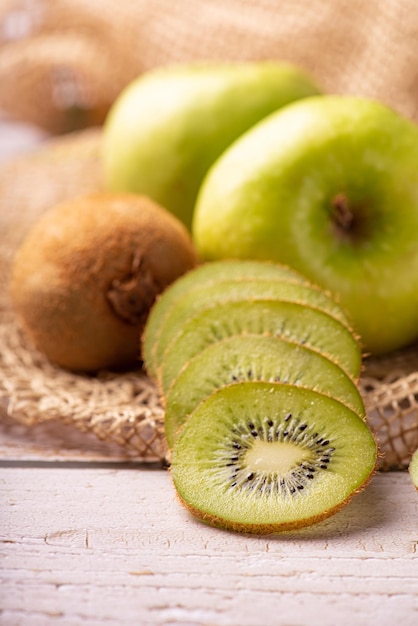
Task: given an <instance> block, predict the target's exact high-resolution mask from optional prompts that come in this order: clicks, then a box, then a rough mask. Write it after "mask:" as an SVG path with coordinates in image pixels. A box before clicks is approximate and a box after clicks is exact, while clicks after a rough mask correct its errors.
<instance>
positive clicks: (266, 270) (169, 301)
mask: <svg viewBox="0 0 418 626" xmlns="http://www.w3.org/2000/svg"><path fill="white" fill-rule="evenodd" d="M228 278H241V279H247V280H252V279H256V278H264V279H268V278H271V279H278V278H283V279H292V280H294V281H298V282H301V283H306V282H308V281H307V280H306V279H305V278H304V277H302V276H301V275H300V274H299V272H297V271H296V270H293V269H291V268H289V267H287V266H284V265H278V264H277V263H271V262H269V261H252V260H232V259H231V260H222V261H213V262H211V263H203V264H202V265H199V266H198V267H196V268H194V269H193V271H189V272H187V273H186V274H184V275H183V276H181V277H180V278H179V279H178V280H176V281H175V282H174V283H172V284H171V285H170V286H169V287H168V288H167V289H166V290H165V291H164V293H163V294H162V296H160V297H158V299H157V300H156V302H155V303H154V305H153V307H152V309H151V311H150V314H149V316H148V320H147V325H146V328H145V332H144V334H143V336H142V354H143V359H144V364H145V367H146V370H147V372H148V374H149V375H150V376H153V377H155V375H156V363H155V359H154V352H155V348H154V346H155V344H156V341H157V338H158V335H159V333H160V330H161V327H162V325H163V323H164V321H165V320H166V319H167V317H168V316H169V315H170V310H171V309H172V307H173V306H174V305H175V303H176V301H177V300H178V298H180V297H181V296H182V295H183V294H185V293H188V292H190V291H191V290H193V289H196V288H198V289H200V288H202V287H203V286H205V285H210V284H213V283H218V282H219V281H222V280H226V279H228Z"/></svg>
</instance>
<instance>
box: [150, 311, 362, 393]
mask: <svg viewBox="0 0 418 626" xmlns="http://www.w3.org/2000/svg"><path fill="white" fill-rule="evenodd" d="M241 333H251V334H266V333H267V334H270V335H277V336H280V337H284V338H286V339H289V340H291V341H294V342H297V343H299V344H301V345H305V346H307V347H309V348H312V349H315V350H317V351H319V352H321V354H323V355H324V356H327V357H328V358H329V359H330V360H331V361H334V362H335V363H337V364H338V365H339V366H340V367H341V368H342V369H343V370H344V371H345V372H346V373H347V374H348V375H349V376H351V377H352V378H353V379H355V380H357V378H358V376H359V374H360V369H361V365H362V355H361V349H360V346H359V344H358V342H357V340H356V338H355V337H354V336H353V334H352V333H351V332H350V331H349V330H348V329H347V328H346V327H345V326H343V325H342V324H341V323H340V322H339V321H338V320H336V319H335V318H333V317H330V316H329V315H328V314H327V313H325V312H324V311H321V310H319V309H315V308H313V307H311V306H308V305H302V304H299V303H295V302H281V301H275V300H248V301H245V302H228V303H223V304H218V305H216V304H215V305H213V306H211V307H209V308H207V309H206V310H203V311H201V312H200V313H199V314H197V315H196V316H194V317H192V318H191V319H189V321H188V322H186V323H185V325H184V327H183V328H182V330H181V332H180V333H179V335H177V337H176V338H175V339H174V340H173V341H172V343H171V344H170V345H169V347H168V348H167V350H166V352H165V353H164V358H163V360H162V366H161V368H160V370H159V373H158V378H159V381H160V385H161V387H162V386H163V384H162V381H163V380H165V381H170V380H174V379H175V378H176V377H177V375H178V374H179V372H180V370H181V368H182V367H183V366H184V364H185V363H187V362H188V361H189V360H190V359H191V358H193V357H194V356H195V355H196V354H198V353H199V352H200V351H201V350H203V349H204V348H205V347H206V346H208V345H210V344H212V343H215V342H216V341H219V340H220V339H223V338H225V337H229V336H231V335H236V334H241Z"/></svg>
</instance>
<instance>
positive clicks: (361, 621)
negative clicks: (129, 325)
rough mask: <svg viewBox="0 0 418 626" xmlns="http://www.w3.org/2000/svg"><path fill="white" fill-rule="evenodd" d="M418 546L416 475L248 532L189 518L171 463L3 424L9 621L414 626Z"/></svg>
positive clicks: (0, 570) (397, 475) (1, 599)
mask: <svg viewBox="0 0 418 626" xmlns="http://www.w3.org/2000/svg"><path fill="white" fill-rule="evenodd" d="M0 131H1V132H2V133H3V135H2V137H3V139H4V137H5V134H4V127H3V128H0ZM9 137H10V135H9ZM0 139H1V137H0ZM0 143H1V141H0ZM12 143H13V142H12ZM29 143H30V142H29ZM13 145H16V144H15V143H14V144H13ZM1 146H2V147H3V152H2V151H1V150H0V156H1V157H4V154H5V152H6V149H7V147H6V148H5V142H4V141H3V143H1ZM26 147H29V144H25V145H24V148H25V149H26ZM417 546H418V493H416V492H415V490H414V489H413V487H412V484H411V483H410V480H409V476H408V474H407V473H402V472H393V473H388V474H380V475H377V476H376V477H375V478H374V480H373V481H372V483H371V484H370V485H369V487H368V488H367V489H366V490H365V491H364V492H363V493H362V494H360V495H359V496H357V497H356V498H355V499H354V500H353V501H352V502H351V504H350V505H349V506H347V507H346V508H345V509H344V510H342V511H341V512H340V513H338V514H337V515H335V516H334V517H332V518H330V519H329V520H327V521H325V522H323V523H321V524H319V525H317V526H315V527H311V528H310V529H306V530H303V531H299V532H293V533H288V534H283V535H275V536H274V535H272V536H264V537H259V536H241V535H237V534H232V533H227V532H223V531H220V530H217V529H213V528H209V527H207V526H204V525H203V524H201V523H199V522H197V521H195V520H194V519H192V518H191V517H190V515H189V514H188V513H187V512H186V511H185V510H184V509H182V508H181V507H180V505H179V503H178V502H177V500H176V497H175V494H174V489H173V487H172V485H171V482H170V475H169V473H168V472H167V471H166V470H164V469H162V468H161V467H155V466H152V467H150V466H141V465H138V464H135V463H133V462H128V461H127V459H126V455H124V452H123V450H122V449H120V448H118V447H117V446H115V445H108V444H104V443H101V442H99V441H97V440H96V439H95V438H94V436H90V435H84V434H81V433H79V432H78V431H76V430H75V429H72V428H71V427H69V426H63V425H60V424H58V423H47V424H44V425H42V426H37V427H32V428H27V427H24V426H21V425H19V424H17V423H16V422H14V421H13V420H11V419H10V418H7V417H5V416H4V414H3V415H2V416H0V624H1V626H50V625H52V626H55V625H57V626H78V625H87V626H125V625H132V626H147V625H164V626H166V625H173V626H180V625H181V626H276V625H277V626H305V625H306V626H308V625H309V626H311V625H312V626H345V625H347V626H370V624H375V623H376V624H378V625H379V626H397V625H398V624H399V625H400V626H413V625H414V626H415V625H417V624H418V547H417Z"/></svg>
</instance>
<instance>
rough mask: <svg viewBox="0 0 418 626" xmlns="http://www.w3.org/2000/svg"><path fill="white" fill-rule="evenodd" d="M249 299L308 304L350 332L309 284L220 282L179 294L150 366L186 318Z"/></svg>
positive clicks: (320, 292) (159, 358)
mask: <svg viewBox="0 0 418 626" xmlns="http://www.w3.org/2000/svg"><path fill="white" fill-rule="evenodd" d="M251 298H252V299H255V298H265V299H271V300H280V301H284V302H298V303H301V304H306V305H312V306H314V307H316V308H318V309H321V310H323V311H325V312H326V313H328V314H329V315H331V316H333V317H335V319H338V320H339V321H340V322H341V323H342V324H344V325H345V326H346V327H347V328H348V329H350V325H349V322H348V319H347V317H346V315H345V313H344V312H343V310H342V309H341V308H340V307H339V305H338V304H337V303H336V302H335V301H334V300H333V299H332V298H331V296H329V295H328V294H327V293H326V292H325V291H323V290H322V289H319V288H317V287H314V286H312V285H308V284H301V283H298V282H294V281H293V282H292V281H285V280H283V279H277V280H272V279H268V280H267V279H264V278H261V279H260V278H258V279H254V280H247V279H245V280H243V279H230V280H222V281H219V282H217V283H215V284H211V285H205V286H203V287H201V288H200V289H194V290H193V291H191V292H188V293H186V294H183V296H182V297H181V298H179V299H178V300H177V302H176V304H175V305H174V306H173V307H172V308H171V309H170V315H169V316H168V318H167V319H166V320H165V321H164V323H163V324H162V326H161V329H160V332H159V336H158V338H157V339H156V341H155V344H154V358H155V361H154V363H155V366H156V368H158V367H159V366H160V365H161V363H162V360H163V355H164V351H165V349H166V347H167V346H168V345H169V343H170V342H171V341H172V340H173V338H174V337H175V336H176V335H177V334H178V333H179V332H181V329H182V328H183V326H184V324H185V322H186V321H187V319H189V318H190V317H192V316H193V315H194V314H196V313H198V312H199V311H200V310H203V309H205V308H207V306H208V305H209V304H210V305H213V304H220V303H222V302H233V301H240V300H241V301H245V300H249V299H251Z"/></svg>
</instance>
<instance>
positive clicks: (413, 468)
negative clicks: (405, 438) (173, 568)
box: [409, 450, 418, 489]
mask: <svg viewBox="0 0 418 626" xmlns="http://www.w3.org/2000/svg"><path fill="white" fill-rule="evenodd" d="M409 475H410V477H411V480H412V484H413V485H414V486H415V488H416V489H418V450H416V451H415V452H414V454H413V455H412V458H411V462H410V463H409Z"/></svg>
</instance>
